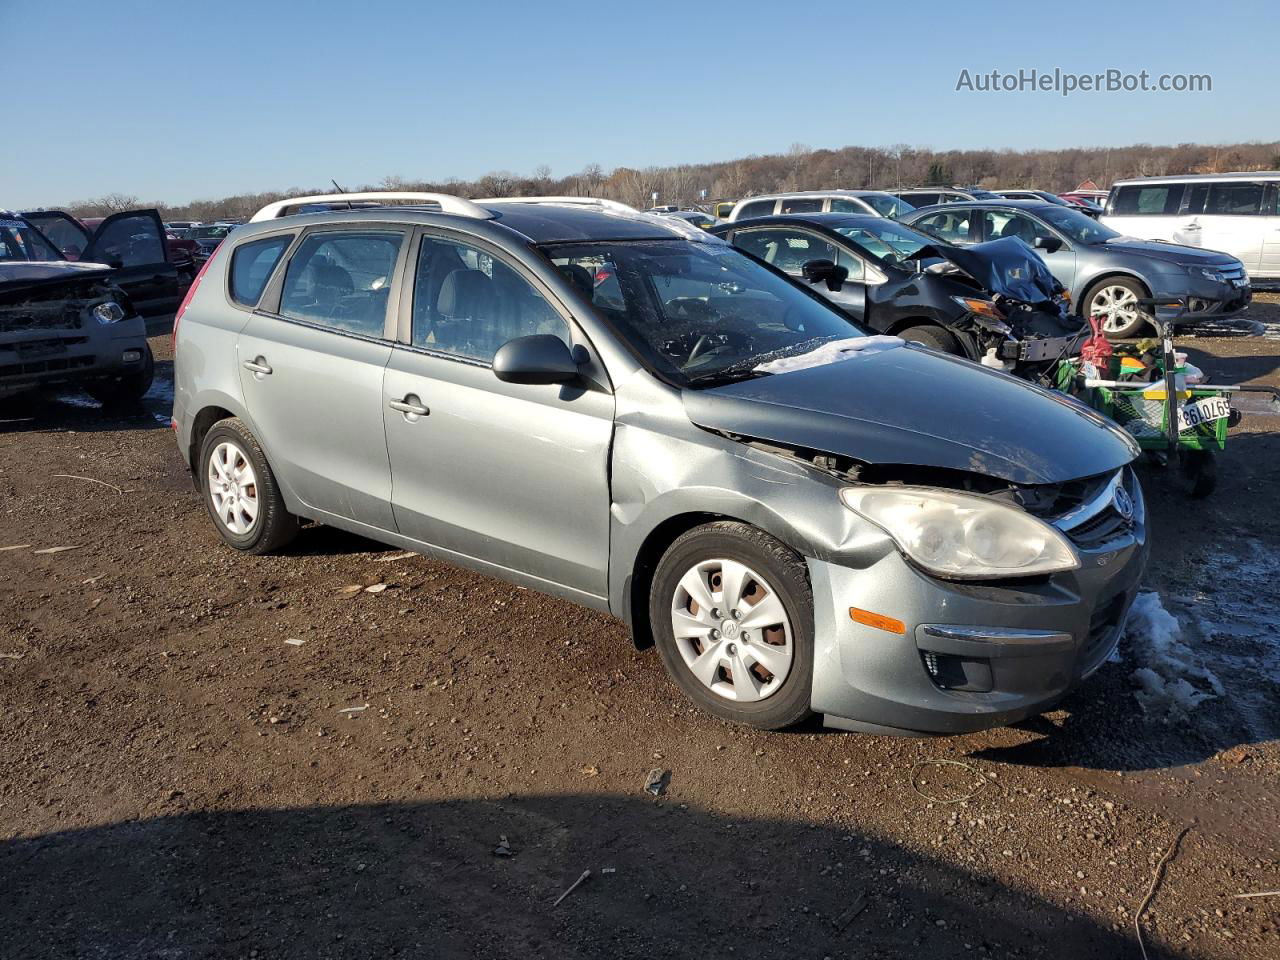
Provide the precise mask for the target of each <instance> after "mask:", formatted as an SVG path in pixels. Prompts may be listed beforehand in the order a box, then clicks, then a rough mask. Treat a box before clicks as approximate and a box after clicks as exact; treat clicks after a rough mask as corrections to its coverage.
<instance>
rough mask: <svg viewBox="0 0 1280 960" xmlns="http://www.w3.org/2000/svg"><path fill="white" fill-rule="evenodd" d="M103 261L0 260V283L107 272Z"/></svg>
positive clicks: (26, 281)
mask: <svg viewBox="0 0 1280 960" xmlns="http://www.w3.org/2000/svg"><path fill="white" fill-rule="evenodd" d="M111 272H112V268H111V267H109V266H107V265H106V264H105V263H71V262H70V261H67V260H7V261H4V262H0V284H5V283H28V282H30V281H32V280H54V279H71V278H73V277H79V276H84V275H86V274H93V273H101V274H108V273H111Z"/></svg>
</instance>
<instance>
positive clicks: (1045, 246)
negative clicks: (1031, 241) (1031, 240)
mask: <svg viewBox="0 0 1280 960" xmlns="http://www.w3.org/2000/svg"><path fill="white" fill-rule="evenodd" d="M1035 248H1036V249H1037V250H1043V251H1044V252H1045V253H1057V252H1058V251H1059V250H1061V249H1062V241H1061V240H1059V239H1058V238H1057V237H1045V236H1038V237H1036V242H1035Z"/></svg>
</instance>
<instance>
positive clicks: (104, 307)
mask: <svg viewBox="0 0 1280 960" xmlns="http://www.w3.org/2000/svg"><path fill="white" fill-rule="evenodd" d="M92 313H93V318H94V319H95V320H97V321H98V322H99V323H101V324H108V323H119V322H120V321H121V320H123V319H124V307H122V306H120V304H118V303H116V302H115V301H114V300H107V301H106V302H104V303H100V304H98V305H97V306H96V307H94V308H93V310H92Z"/></svg>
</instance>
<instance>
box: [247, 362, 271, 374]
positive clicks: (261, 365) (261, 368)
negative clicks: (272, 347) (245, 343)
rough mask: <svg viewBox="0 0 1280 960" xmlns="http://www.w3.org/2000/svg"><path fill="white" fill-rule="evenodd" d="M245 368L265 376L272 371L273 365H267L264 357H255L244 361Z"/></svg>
mask: <svg viewBox="0 0 1280 960" xmlns="http://www.w3.org/2000/svg"><path fill="white" fill-rule="evenodd" d="M244 368H245V369H246V370H251V371H253V372H254V373H255V374H257V375H258V376H260V377H265V376H267V375H268V374H270V373H271V367H269V366H268V365H267V361H266V359H265V358H264V357H254V358H253V359H252V360H246V361H245V362H244Z"/></svg>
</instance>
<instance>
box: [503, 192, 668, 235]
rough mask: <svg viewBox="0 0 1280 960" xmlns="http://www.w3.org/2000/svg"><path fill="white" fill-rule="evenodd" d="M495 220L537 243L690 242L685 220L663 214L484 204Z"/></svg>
mask: <svg viewBox="0 0 1280 960" xmlns="http://www.w3.org/2000/svg"><path fill="white" fill-rule="evenodd" d="M481 206H483V207H484V208H485V209H486V210H489V211H491V212H492V213H493V214H494V220H495V221H496V222H497V223H500V224H502V225H503V226H505V227H510V228H511V229H512V230H515V231H516V232H517V233H521V234H523V235H524V236H526V237H528V238H529V239H530V240H532V241H533V242H534V243H569V242H572V241H575V240H578V241H600V240H673V239H682V238H683V239H688V238H689V235H688V234H687V233H685V232H684V231H683V230H681V229H680V227H681V226H683V225H684V224H686V223H687V221H686V220H684V219H683V218H682V217H670V216H666V217H664V216H661V215H660V214H646V213H634V214H627V213H623V212H621V211H617V210H610V209H608V208H603V207H592V206H585V205H569V204H564V205H561V204H555V203H521V202H519V201H514V200H513V201H509V202H501V203H491V204H489V203H482V204H481Z"/></svg>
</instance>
